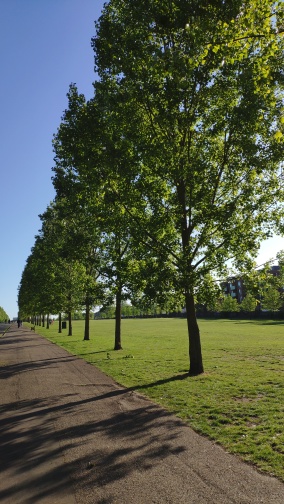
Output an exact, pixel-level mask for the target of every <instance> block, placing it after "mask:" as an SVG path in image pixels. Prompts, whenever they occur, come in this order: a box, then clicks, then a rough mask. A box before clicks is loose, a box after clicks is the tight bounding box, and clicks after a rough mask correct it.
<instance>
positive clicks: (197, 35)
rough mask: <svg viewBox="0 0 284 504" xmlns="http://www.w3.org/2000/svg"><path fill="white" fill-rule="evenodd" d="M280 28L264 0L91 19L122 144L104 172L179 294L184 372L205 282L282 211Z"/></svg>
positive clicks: (193, 363)
mask: <svg viewBox="0 0 284 504" xmlns="http://www.w3.org/2000/svg"><path fill="white" fill-rule="evenodd" d="M282 33H283V4H282V3H281V2H271V1H270V0H254V1H251V0H250V1H248V0H235V1H233V2H212V3H208V2H205V1H201V2H200V1H199V2H196V1H194V0H171V1H165V0H163V1H160V0H159V1H158V0H150V1H149V0H141V1H140V2H134V1H133V0H110V2H109V3H108V4H105V7H104V10H103V13H102V16H101V18H100V19H99V21H98V23H97V33H96V36H95V37H94V39H93V47H94V50H95V61H96V70H97V72H98V73H99V76H100V83H99V84H98V85H97V89H100V93H101V97H102V99H104V100H105V102H104V103H105V107H106V108H107V109H109V116H108V119H109V121H111V123H112V131H114V130H115V131H116V137H117V143H119V145H120V150H119V152H118V151H116V154H118V155H117V156H116V157H114V159H113V165H112V170H111V172H109V177H110V180H111V173H115V174H119V181H118V182H117V181H116V187H114V188H113V191H114V193H116V194H117V197H118V198H119V200H120V202H121V204H123V205H124V208H125V211H127V212H129V215H131V216H132V220H133V222H135V225H136V233H138V232H139V235H140V239H141V241H143V243H144V244H145V247H148V249H150V250H151V251H152V253H153V254H154V255H155V256H156V257H160V256H161V255H164V256H165V255H166V256H167V262H168V263H170V267H169V271H168V275H169V277H170V278H171V279H172V280H171V282H170V284H171V285H173V284H174V286H175V289H176V290H177V291H178V292H180V293H183V295H184V299H185V305H186V310H187V324H188V335H189V359H190V369H189V373H190V374H199V373H202V372H203V363H202V352H201V342H200V334H199V328H198V324H197V320H196V316H195V300H194V294H195V289H196V286H197V285H198V283H199V282H200V278H201V277H204V276H205V275H207V274H208V273H210V272H211V271H217V272H220V273H222V270H223V266H224V263H225V262H226V261H227V259H229V258H230V259H233V260H235V263H236V264H237V265H240V264H241V263H242V262H243V261H244V260H245V259H246V258H247V257H248V256H249V255H250V254H251V255H253V254H254V253H255V250H256V249H257V244H258V243H259V242H260V241H261V240H262V239H263V238H264V237H267V236H269V234H270V233H271V226H272V225H273V223H277V222H279V218H280V215H282V214H283V188H282V178H281V171H280V168H279V163H280V160H281V158H282V136H283V133H282V126H281V124H282V121H283V95H282V94H281V92H282V91H281V89H282V86H283V53H284V51H283V39H282V37H281V35H282ZM114 125H115V128H114ZM121 146H124V149H123V148H121ZM133 201H136V202H137V206H136V210H134V209H133Z"/></svg>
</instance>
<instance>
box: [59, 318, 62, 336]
mask: <svg viewBox="0 0 284 504" xmlns="http://www.w3.org/2000/svg"><path fill="white" fill-rule="evenodd" d="M58 332H59V333H62V316H61V313H59V315H58Z"/></svg>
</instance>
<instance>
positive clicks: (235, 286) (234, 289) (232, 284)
mask: <svg viewBox="0 0 284 504" xmlns="http://www.w3.org/2000/svg"><path fill="white" fill-rule="evenodd" d="M221 289H222V291H223V293H224V294H225V295H226V296H231V297H232V298H234V299H236V300H237V302H238V303H241V302H242V300H243V299H244V297H245V295H246V291H245V287H244V283H243V280H242V278H239V277H232V278H228V280H227V281H226V282H222V283H221Z"/></svg>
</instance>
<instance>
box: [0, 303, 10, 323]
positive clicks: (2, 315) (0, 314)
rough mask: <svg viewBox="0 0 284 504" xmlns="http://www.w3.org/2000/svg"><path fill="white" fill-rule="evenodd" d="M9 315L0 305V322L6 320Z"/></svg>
mask: <svg viewBox="0 0 284 504" xmlns="http://www.w3.org/2000/svg"><path fill="white" fill-rule="evenodd" d="M8 320H9V316H8V315H7V313H6V312H5V310H4V308H2V306H0V322H8Z"/></svg>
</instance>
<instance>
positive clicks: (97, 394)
mask: <svg viewBox="0 0 284 504" xmlns="http://www.w3.org/2000/svg"><path fill="white" fill-rule="evenodd" d="M4 329H5V328H4ZM4 329H3V326H0V336H1V334H3V332H4ZM0 378H1V388H0V475H1V476H0V502H1V504H32V503H36V504H37V503H40V504H41V503H43V504H57V503H58V504H252V503H253V504H283V503H284V484H283V483H282V482H280V481H279V480H277V479H276V478H273V477H270V476H268V475H265V474H262V473H260V472H258V471H257V470H255V468H254V467H253V466H251V465H248V464H245V463H244V462H242V461H241V460H240V459H239V458H238V457H235V456H232V455H230V454H228V453H227V452H226V451H225V450H223V449H222V448H221V447H220V446H218V445H216V444H214V443H213V442H211V441H209V440H208V439H206V438H204V437H202V436H199V435H197V434H196V433H195V432H194V431H193V430H192V429H190V428H189V427H188V426H187V425H185V424H184V423H183V422H182V421H181V420H179V419H178V418H176V417H175V416H174V415H171V414H169V413H167V412H166V411H165V410H164V409H162V408H160V407H158V406H157V405H155V404H153V403H152V402H150V401H149V400H147V399H146V398H144V397H143V396H141V395H139V394H137V393H136V392H133V391H131V390H128V389H125V388H123V387H121V386H119V385H118V384H116V383H115V382H114V381H113V380H112V379H110V378H109V377H107V376H106V375H104V374H103V373H101V372H100V371H99V370H98V369H97V368H96V367H94V366H91V365H90V364H87V363H86V362H84V361H83V360H81V359H79V358H77V357H75V356H73V355H71V354H69V353H68V352H66V351H65V350H63V349H62V348H59V347H57V346H56V345H54V344H53V343H50V342H49V341H47V340H46V339H44V338H42V337H40V336H38V335H37V334H35V333H34V332H31V331H30V329H29V328H25V327H20V328H18V327H17V326H16V324H12V326H11V327H10V329H9V330H8V332H6V333H5V334H4V335H2V336H1V337H0Z"/></svg>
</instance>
